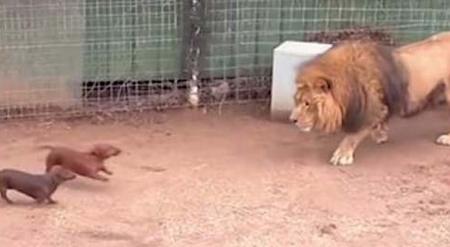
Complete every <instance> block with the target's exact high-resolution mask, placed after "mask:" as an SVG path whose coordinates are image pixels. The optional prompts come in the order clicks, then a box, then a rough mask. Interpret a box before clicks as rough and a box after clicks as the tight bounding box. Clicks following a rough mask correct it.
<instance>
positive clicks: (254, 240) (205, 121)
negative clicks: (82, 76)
mask: <svg viewBox="0 0 450 247" xmlns="http://www.w3.org/2000/svg"><path fill="white" fill-rule="evenodd" d="M449 118H450V114H449V113H448V112H446V111H445V110H443V109H438V110H432V111H428V112H426V113H424V114H422V115H420V116H418V117H414V118H411V119H407V120H405V119H393V121H392V122H391V125H390V127H391V130H390V141H389V142H388V143H386V144H383V145H376V144H374V143H372V142H371V141H370V140H367V142H365V143H364V144H363V145H362V146H361V148H360V149H359V150H358V152H357V156H356V164H355V165H353V166H349V167H341V168H339V167H333V166H330V165H329V164H328V163H327V162H328V159H329V157H330V155H331V153H332V151H333V149H334V148H335V146H336V144H337V143H338V142H339V139H340V136H339V135H335V136H324V135H319V134H304V133H300V132H299V131H298V130H297V129H296V127H295V126H293V125H292V124H289V123H281V122H273V121H270V120H269V119H268V114H267V110H266V109H261V107H260V106H251V107H249V106H246V107H239V108H237V107H233V108H230V107H228V108H226V109H225V111H224V113H223V114H222V115H221V116H219V115H218V114H217V112H215V111H214V112H211V111H210V112H208V113H207V114H205V113H204V112H202V111H194V110H180V111H169V112H165V113H154V112H152V113H147V114H146V115H145V117H141V118H140V119H135V120H133V118H132V119H128V120H127V121H114V122H113V121H105V122H104V123H99V122H98V121H97V120H96V121H94V122H93V121H92V120H73V121H55V122H52V121H14V122H9V123H3V124H0V140H1V145H0V167H1V168H5V167H14V168H17V169H22V170H26V171H30V172H41V171H42V170H43V167H44V158H45V155H46V152H45V151H40V150H36V149H35V147H36V146H37V145H38V144H48V143H57V144H65V145H68V146H72V147H76V148H79V149H84V148H86V147H88V146H89V145H90V144H92V143H94V142H98V141H102V142H109V143H112V144H115V145H117V146H119V147H121V148H123V149H124V150H125V152H124V153H123V155H121V156H119V157H116V158H113V159H111V160H109V161H108V162H107V164H108V167H110V169H111V170H113V171H114V172H115V173H114V175H113V177H112V178H111V181H110V182H109V183H101V182H96V181H92V180H88V179H85V178H79V179H77V180H74V181H71V182H68V183H66V184H63V185H62V186H61V187H60V189H59V190H58V191H57V192H56V193H55V195H54V199H55V200H57V201H58V204H56V205H50V206H37V205H35V204H34V203H33V202H32V201H31V200H30V199H29V198H27V197H24V196H22V195H19V194H16V193H15V192H12V191H11V192H9V195H10V196H11V198H12V199H13V200H14V201H16V205H7V204H6V203H5V202H3V201H0V213H1V215H0V232H1V234H0V246H13V247H16V246H27V247H28V246H36V247H38V246H45V247H53V246H65V247H69V246H77V247H80V246H96V247H102V246H105V247H106V246H108V247H114V246H117V247H119V246H120V247H124V246H137V247H140V246H183V247H185V246H208V247H214V246H230V247H231V246H243V247H247V246H255V247H263V246H269V247H272V246H283V247H284V246H307V247H309V246H320V247H326V246H346V247H347V246H355V247H356V246H358V247H360V246H366V247H367V246H395V247H399V246H408V247H414V246H418V247H419V246H420V247H424V246H450V157H449V154H450V148H446V147H441V146H437V145H435V144H434V143H433V141H434V139H435V138H436V137H437V135H438V134H440V133H442V132H445V131H446V129H447V128H448V127H450V123H449V121H448V119H449Z"/></svg>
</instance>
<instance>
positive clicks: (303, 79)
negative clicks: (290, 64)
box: [290, 71, 343, 132]
mask: <svg viewBox="0 0 450 247" xmlns="http://www.w3.org/2000/svg"><path fill="white" fill-rule="evenodd" d="M296 84H297V91H296V93H295V96H294V101H295V108H294V109H293V110H292V113H291V116H290V120H291V121H293V122H295V124H296V125H297V126H298V127H299V129H300V130H301V131H304V132H309V131H311V130H313V129H318V130H321V131H325V132H333V131H336V130H337V129H338V128H340V127H341V124H342V115H343V114H342V110H341V107H340V106H339V104H338V103H337V102H336V100H335V99H334V97H333V94H332V90H331V87H332V85H331V82H330V81H329V80H328V79H326V78H325V77H323V76H320V75H318V74H316V73H313V72H309V71H303V72H302V73H301V75H299V76H298V77H297V81H296Z"/></svg>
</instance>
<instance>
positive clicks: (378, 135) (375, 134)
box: [370, 123, 389, 144]
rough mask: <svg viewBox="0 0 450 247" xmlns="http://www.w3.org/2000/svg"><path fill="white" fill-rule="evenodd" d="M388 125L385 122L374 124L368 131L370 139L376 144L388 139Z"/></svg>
mask: <svg viewBox="0 0 450 247" xmlns="http://www.w3.org/2000/svg"><path fill="white" fill-rule="evenodd" d="M387 131H388V127H387V125H386V124H385V123H381V124H378V125H376V126H375V127H374V128H373V129H372V132H371V133H370V135H371V137H372V140H374V141H375V142H376V143H377V144H382V143H385V142H387V141H388V139H389V136H388V133H387Z"/></svg>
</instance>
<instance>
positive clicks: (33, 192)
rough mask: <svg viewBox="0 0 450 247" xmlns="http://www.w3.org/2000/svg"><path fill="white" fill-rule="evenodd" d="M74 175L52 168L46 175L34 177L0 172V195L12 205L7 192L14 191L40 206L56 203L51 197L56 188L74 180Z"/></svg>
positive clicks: (9, 170)
mask: <svg viewBox="0 0 450 247" xmlns="http://www.w3.org/2000/svg"><path fill="white" fill-rule="evenodd" d="M75 177H76V176H75V174H73V173H72V172H70V171H68V170H66V169H64V168H62V167H61V166H54V167H53V168H52V169H51V170H50V171H49V172H48V173H46V174H41V175H35V174H29V173H26V172H23V171H18V170H14V169H4V170H1V171H0V195H1V197H2V198H3V199H4V200H5V201H6V202H8V203H10V204H11V203H13V202H12V201H11V200H10V199H9V198H8V196H7V190H9V189H11V190H16V191H19V192H22V193H23V194H25V195H27V196H29V197H31V198H34V200H36V202H37V203H39V204H42V203H43V202H45V200H47V202H48V203H49V204H50V203H56V201H54V200H53V199H52V198H51V196H52V195H53V193H54V192H55V191H56V189H57V188H58V186H59V185H60V184H62V183H63V182H65V181H67V180H72V179H75Z"/></svg>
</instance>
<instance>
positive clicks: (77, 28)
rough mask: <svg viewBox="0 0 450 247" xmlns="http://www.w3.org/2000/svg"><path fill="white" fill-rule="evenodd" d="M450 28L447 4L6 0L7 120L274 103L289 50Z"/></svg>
mask: <svg viewBox="0 0 450 247" xmlns="http://www.w3.org/2000/svg"><path fill="white" fill-rule="evenodd" d="M360 26H367V27H371V28H373V29H376V30H382V31H384V32H388V33H390V34H391V35H392V37H393V39H394V40H395V42H396V43H398V44H402V43H405V42H410V41H415V40H418V39H422V38H424V37H427V36H429V35H431V34H433V33H436V32H439V31H444V30H448V29H449V28H450V2H449V1H447V0H428V1H423V0H405V1H389V0H345V1H335V0H208V1H206V0H21V1H17V0H0V118H1V119H8V118H14V117H33V116H74V115H86V114H91V113H94V112H98V111H134V110H144V109H155V108H156V109H162V108H171V107H185V106H189V105H192V104H194V105H200V106H201V105H215V104H222V103H223V102H247V101H257V100H267V99H268V97H269V96H270V82H271V66H272V51H273V48H274V47H275V46H277V45H278V44H280V43H281V42H283V41H285V40H308V39H311V37H313V38H314V36H311V35H314V34H317V33H320V32H327V33H335V32H340V31H343V30H346V29H351V28H355V27H360Z"/></svg>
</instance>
